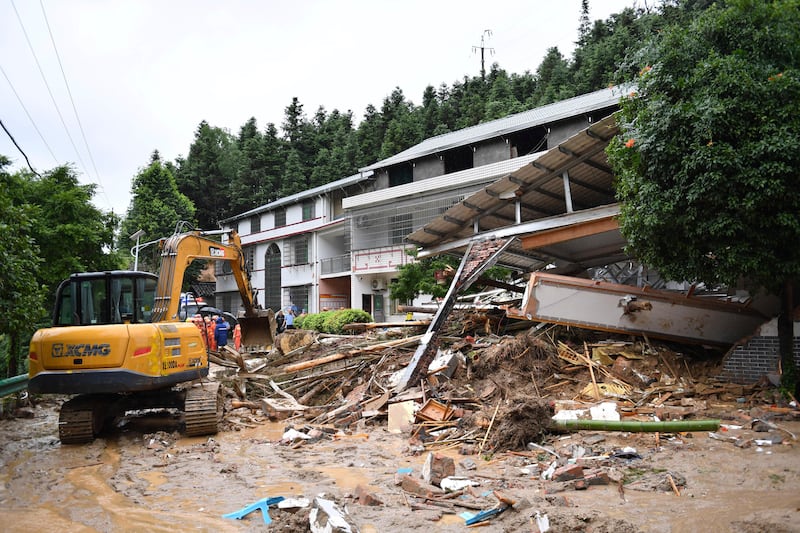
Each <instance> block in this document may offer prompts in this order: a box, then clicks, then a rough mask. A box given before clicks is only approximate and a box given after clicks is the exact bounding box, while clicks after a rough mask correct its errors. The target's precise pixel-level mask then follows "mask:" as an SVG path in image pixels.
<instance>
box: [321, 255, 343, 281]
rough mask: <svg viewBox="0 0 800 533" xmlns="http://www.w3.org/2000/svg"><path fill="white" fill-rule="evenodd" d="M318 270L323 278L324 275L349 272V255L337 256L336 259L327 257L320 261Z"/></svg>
mask: <svg viewBox="0 0 800 533" xmlns="http://www.w3.org/2000/svg"><path fill="white" fill-rule="evenodd" d="M319 264H320V270H321V274H322V275H323V276H324V275H326V274H336V273H337V272H349V271H350V254H345V255H338V256H336V257H328V258H326V259H320V261H319Z"/></svg>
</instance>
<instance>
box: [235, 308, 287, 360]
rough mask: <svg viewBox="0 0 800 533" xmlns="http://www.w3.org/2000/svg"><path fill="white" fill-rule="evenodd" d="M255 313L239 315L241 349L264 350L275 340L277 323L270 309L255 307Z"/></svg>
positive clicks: (269, 347) (244, 350)
mask: <svg viewBox="0 0 800 533" xmlns="http://www.w3.org/2000/svg"><path fill="white" fill-rule="evenodd" d="M255 313H256V314H255V315H251V316H240V317H239V325H240V326H241V327H242V351H243V352H266V351H269V350H270V349H271V348H272V345H273V344H274V342H275V334H276V332H277V329H278V325H277V323H276V322H275V313H274V312H273V311H272V309H256V310H255Z"/></svg>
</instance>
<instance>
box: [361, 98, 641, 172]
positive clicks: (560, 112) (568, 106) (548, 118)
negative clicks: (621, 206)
mask: <svg viewBox="0 0 800 533" xmlns="http://www.w3.org/2000/svg"><path fill="white" fill-rule="evenodd" d="M626 90H628V89H624V88H622V87H611V88H608V89H602V90H600V91H595V92H592V93H588V94H584V95H581V96H576V97H574V98H569V99H567V100H562V101H560V102H555V103H552V104H548V105H546V106H542V107H537V108H536V109H531V110H529V111H523V112H522V113H517V114H515V115H510V116H508V117H505V118H500V119H497V120H492V121H490V122H484V123H482V124H477V125H475V126H472V127H469V128H464V129H461V130H458V131H454V132H451V133H445V134H442V135H438V136H436V137H430V138H428V139H425V140H424V141H422V142H421V143H419V144H417V145H415V146H412V147H411V148H409V149H407V150H405V151H403V152H400V153H399V154H395V155H393V156H392V157H389V158H386V159H384V160H382V161H378V162H377V163H373V164H372V165H369V166H367V167H364V168H362V169H361V170H362V171H367V170H375V169H378V168H385V167H388V166H391V165H395V164H397V163H403V162H406V161H411V160H412V159H418V158H420V157H424V156H426V155H431V154H435V153H438V152H442V151H444V150H448V149H450V148H456V147H459V146H464V145H467V144H471V143H476V142H479V141H483V140H486V139H491V138H493V137H499V136H501V135H505V134H509V133H513V132H515V131H520V130H524V129H528V128H532V127H534V126H540V125H542V124H547V123H552V122H556V121H558V120H563V119H567V118H570V117H574V116H577V115H580V114H582V113H590V112H593V111H598V110H601V109H606V108H610V107H614V106H617V105H618V104H619V99H620V97H621V96H622V95H623V94H625V92H624V91H626Z"/></svg>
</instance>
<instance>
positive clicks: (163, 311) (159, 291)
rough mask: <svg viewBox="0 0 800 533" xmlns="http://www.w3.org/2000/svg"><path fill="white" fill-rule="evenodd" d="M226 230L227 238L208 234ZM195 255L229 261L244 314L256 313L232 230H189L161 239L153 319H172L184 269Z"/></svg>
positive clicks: (239, 249)
mask: <svg viewBox="0 0 800 533" xmlns="http://www.w3.org/2000/svg"><path fill="white" fill-rule="evenodd" d="M221 233H228V242H227V243H222V242H219V241H215V240H212V239H209V238H208V237H207V236H208V235H219V234H221ZM195 259H206V260H211V261H225V262H228V263H230V266H231V270H232V272H233V277H234V279H235V280H236V286H237V287H238V288H239V294H240V296H241V298H242V303H243V304H244V310H245V316H246V317H254V316H257V312H256V308H257V303H256V297H255V291H254V290H253V286H252V284H251V283H250V273H249V271H248V269H247V265H246V263H245V259H244V253H243V252H242V241H241V238H240V237H239V234H238V233H237V232H236V231H233V230H230V231H228V232H225V231H220V230H216V231H209V232H202V231H189V232H185V233H179V234H174V235H172V236H170V237H167V238H166V239H164V240H163V242H162V251H161V270H160V271H159V275H158V284H157V287H156V297H155V304H154V306H153V318H152V321H153V322H164V321H171V320H176V319H177V318H178V311H179V309H180V294H181V285H182V284H183V276H184V274H185V273H186V269H187V268H188V267H189V265H190V264H191V263H192V261H194V260H195Z"/></svg>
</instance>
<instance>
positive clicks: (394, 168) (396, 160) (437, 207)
mask: <svg viewBox="0 0 800 533" xmlns="http://www.w3.org/2000/svg"><path fill="white" fill-rule="evenodd" d="M619 98H620V91H619V90H617V89H613V88H612V89H604V90H601V91H596V92H594V93H589V94H586V95H582V96H578V97H575V98H571V99H568V100H564V101H562V102H557V103H554V104H550V105H547V106H543V107H540V108H537V109H533V110H530V111H526V112H523V113H518V114H516V115H511V116H509V117H505V118H503V119H498V120H494V121H491V122H486V123H483V124H479V125H477V126H473V127H470V128H465V129H463V130H459V131H456V132H452V133H447V134H444V135H439V136H437V137H432V138H430V139H426V140H425V141H423V142H422V143H420V144H418V145H416V146H413V147H411V148H409V149H408V150H405V151H403V152H401V153H399V154H396V155H394V156H392V157H390V158H388V159H385V160H383V161H379V162H377V163H375V164H373V165H370V166H368V167H365V168H363V169H361V170H360V173H359V174H357V175H354V176H350V177H348V178H344V179H342V180H339V181H337V182H333V183H330V184H327V185H325V186H322V187H318V188H316V189H312V190H309V191H305V192H303V193H299V194H295V195H293V196H290V197H287V198H283V199H281V200H278V201H276V202H272V203H270V204H267V205H264V206H261V207H258V208H256V209H253V210H251V211H248V212H246V213H242V214H241V215H237V216H234V217H232V218H230V219H228V220H226V221H224V223H223V227H224V228H226V229H227V228H234V229H237V230H238V232H239V234H240V236H241V238H242V243H243V246H244V248H245V253H246V254H247V258H248V262H249V265H250V269H251V273H252V277H251V282H252V284H253V286H254V287H255V288H256V289H257V291H258V299H259V303H260V304H261V305H262V306H264V307H271V308H273V309H275V310H277V309H279V308H281V307H285V306H287V305H289V304H293V305H295V306H297V307H298V308H299V309H304V310H306V311H308V312H314V313H316V312H319V311H322V310H325V309H337V308H348V307H351V308H358V309H364V310H365V311H367V312H369V313H371V314H372V315H373V317H374V318H375V320H376V321H399V320H403V318H404V317H405V313H402V312H399V311H398V309H397V306H398V304H406V303H415V302H397V301H394V300H392V299H391V298H390V294H389V290H388V287H389V284H390V283H391V281H392V280H393V279H395V278H396V277H397V275H398V272H399V268H400V267H401V266H402V265H404V264H407V263H408V262H410V261H413V258H412V257H411V256H410V255H408V253H407V251H408V250H409V249H411V248H415V246H414V245H412V244H409V243H407V242H406V240H405V238H406V236H407V235H409V234H411V233H412V232H414V231H416V230H417V229H419V228H422V227H423V226H425V225H426V224H427V223H428V222H430V221H431V220H433V219H435V218H436V217H439V216H441V215H442V214H443V213H444V212H445V211H447V209H449V208H450V207H451V206H452V205H454V204H456V203H458V202H461V201H462V200H464V199H465V198H467V197H469V196H470V195H471V194H472V193H474V192H476V191H477V190H479V189H482V188H483V187H485V186H487V185H488V184H490V183H493V182H495V181H497V180H498V179H500V178H502V177H504V176H507V175H509V174H510V173H512V172H514V171H516V170H518V169H520V168H522V167H523V166H525V165H529V164H534V165H535V164H536V163H535V161H536V159H537V158H538V157H539V156H540V155H541V154H542V153H544V152H545V151H546V150H547V149H548V148H552V147H554V146H557V145H558V144H559V143H561V142H562V141H564V140H566V139H567V138H569V137H571V136H572V135H574V134H575V133H577V132H578V131H580V130H582V129H584V128H586V127H587V126H589V125H590V124H592V123H593V122H595V121H598V120H600V119H602V118H604V117H606V116H608V115H609V114H611V113H613V112H614V111H615V110H616V109H617V108H618V102H619ZM478 224H479V222H478ZM477 229H479V228H476V230H477ZM232 278H233V277H232V276H231V275H229V274H226V273H225V272H218V276H217V304H218V306H221V307H222V308H224V310H228V311H233V312H235V311H237V310H238V309H237V308H236V306H237V305H239V304H240V302H239V301H238V292H237V291H236V286H235V283H234V281H233V279H232Z"/></svg>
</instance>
